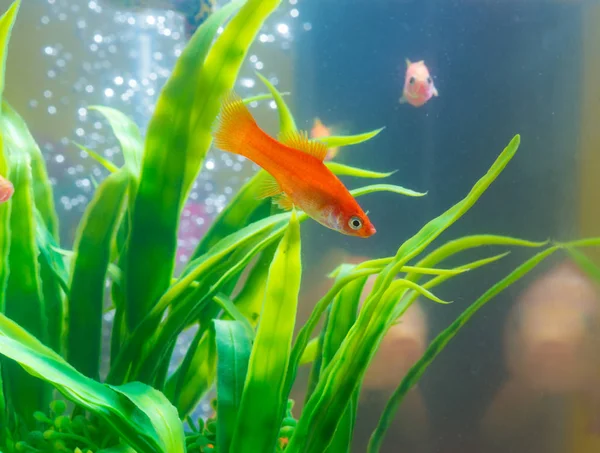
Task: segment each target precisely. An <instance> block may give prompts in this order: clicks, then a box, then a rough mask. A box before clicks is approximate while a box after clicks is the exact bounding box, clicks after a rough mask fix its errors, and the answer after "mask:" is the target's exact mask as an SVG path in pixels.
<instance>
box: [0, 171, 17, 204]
mask: <svg viewBox="0 0 600 453" xmlns="http://www.w3.org/2000/svg"><path fill="white" fill-rule="evenodd" d="M13 193H15V188H14V186H13V185H12V183H11V182H10V181H9V180H8V179H6V178H3V177H2V176H0V203H5V202H7V201H8V200H10V197H12V196H13Z"/></svg>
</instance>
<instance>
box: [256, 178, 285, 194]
mask: <svg viewBox="0 0 600 453" xmlns="http://www.w3.org/2000/svg"><path fill="white" fill-rule="evenodd" d="M281 192H283V190H281V186H280V185H279V183H278V182H277V180H276V179H275V178H274V177H273V176H271V175H270V174H269V173H267V174H265V175H264V176H263V179H262V181H261V182H260V183H259V184H258V193H257V198H258V199H259V200H261V199H263V198H268V197H274V196H275V195H279V194H280V193H281Z"/></svg>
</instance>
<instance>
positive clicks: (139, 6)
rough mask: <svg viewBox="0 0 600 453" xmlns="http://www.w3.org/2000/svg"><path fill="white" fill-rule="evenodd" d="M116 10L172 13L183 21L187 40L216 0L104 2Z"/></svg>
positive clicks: (211, 10) (128, 0)
mask: <svg viewBox="0 0 600 453" xmlns="http://www.w3.org/2000/svg"><path fill="white" fill-rule="evenodd" d="M105 1H107V2H108V3H110V4H111V5H113V6H114V7H116V8H121V9H125V10H130V11H144V10H148V9H155V10H166V11H174V12H176V13H178V14H181V15H182V16H183V18H184V20H185V37H186V39H187V40H189V39H190V38H191V37H192V35H193V34H194V32H195V31H196V30H197V29H198V27H199V26H200V25H202V23H203V22H204V21H205V20H206V19H207V18H208V16H210V15H211V14H212V13H213V12H214V10H215V4H216V0H105Z"/></svg>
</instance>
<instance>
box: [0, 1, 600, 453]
mask: <svg viewBox="0 0 600 453" xmlns="http://www.w3.org/2000/svg"><path fill="white" fill-rule="evenodd" d="M278 5H279V1H277V0H248V1H246V2H242V1H239V0H235V1H233V2H231V3H228V4H227V5H225V6H224V7H222V8H220V9H218V10H217V11H215V12H214V13H213V14H212V15H211V16H210V17H209V18H208V19H207V21H206V22H205V23H204V24H203V25H202V26H200V27H199V28H198V30H197V31H196V32H195V34H194V35H193V37H192V38H191V40H190V41H189V43H188V44H187V46H186V48H185V49H184V50H183V52H182V54H181V56H180V58H179V59H178V61H177V63H176V65H175V68H174V70H173V72H172V75H171V76H170V78H169V79H168V80H167V82H166V84H165V86H164V88H163V89H162V92H161V94H160V97H159V100H158V103H157V106H156V109H155V111H154V114H153V116H152V118H151V121H150V123H149V125H148V130H147V133H146V136H145V137H142V136H141V134H140V132H139V130H138V128H137V126H136V124H135V123H134V122H133V121H132V120H131V119H130V118H128V117H127V116H126V115H123V114H122V113H121V112H119V111H117V110H114V109H111V108H107V107H94V110H95V111H96V112H97V113H98V114H100V115H104V116H105V117H106V118H107V120H108V121H109V123H110V125H111V127H112V129H113V131H114V134H115V136H116V137H117V139H118V140H119V142H120V145H121V148H122V152H123V154H124V157H125V164H124V165H123V166H122V167H117V166H116V165H115V164H114V163H112V162H109V161H107V160H105V159H104V158H102V157H101V156H98V155H95V154H94V153H93V152H92V151H91V150H88V152H89V153H90V155H93V156H95V157H96V158H97V160H99V161H100V162H101V163H102V164H103V165H104V166H105V167H106V168H107V169H108V170H109V171H110V175H109V176H108V177H107V178H106V179H104V180H103V181H100V182H98V183H97V185H96V187H95V193H94V196H93V198H92V200H91V202H90V203H89V205H88V206H87V208H86V210H85V212H84V215H83V217H82V219H81V221H80V224H79V228H78V230H77V234H76V238H75V242H74V246H73V250H64V249H63V248H61V245H60V243H59V237H58V228H59V225H58V219H57V215H56V211H55V208H54V197H53V191H52V186H51V184H50V182H49V178H48V175H47V172H46V167H45V164H44V158H43V155H42V153H41V151H40V149H39V147H38V146H37V144H36V143H35V141H34V139H33V137H32V135H31V133H30V132H29V130H28V128H27V125H26V124H25V122H24V121H23V119H22V118H21V117H20V116H19V114H18V113H17V112H16V111H15V109H14V108H12V107H11V106H10V104H9V103H8V102H7V101H6V99H4V94H5V90H4V73H5V69H6V68H5V66H6V55H7V52H8V49H9V40H10V34H11V30H12V27H13V24H14V22H15V20H16V18H17V13H18V10H19V6H20V0H15V2H14V3H13V4H12V6H11V7H10V8H9V9H8V10H7V11H6V12H4V14H3V15H2V17H1V18H0V52H1V58H0V66H1V67H0V94H1V95H2V96H3V100H2V109H1V122H0V126H1V127H0V130H1V133H2V135H1V137H2V141H1V146H2V147H1V148H0V151H1V152H0V174H1V175H4V176H6V177H7V178H8V179H9V180H10V181H11V182H12V183H13V184H14V195H13V197H12V198H11V199H10V200H9V201H7V202H6V203H2V204H0V294H1V297H0V302H1V303H0V309H1V312H2V313H0V354H1V355H2V357H3V359H2V362H1V379H2V386H1V387H0V450H1V451H2V452H5V453H6V452H15V451H34V452H35V451H43V452H46V451H66V452H90V451H91V452H105V453H108V452H128V451H136V452H139V453H166V452H168V453H177V452H186V451H189V452H210V451H216V452H222V453H227V452H235V453H244V452H248V453H250V452H252V453H256V452H279V451H283V450H285V451H286V452H290V453H300V452H302V453H317V452H319V453H322V452H329V453H334V452H348V451H349V449H350V444H351V441H352V433H353V430H354V423H355V416H356V410H357V402H358V395H359V392H360V388H361V382H362V378H363V376H364V375H365V372H366V370H367V368H368V366H369V363H370V361H371V359H372V358H373V356H374V355H375V353H376V351H377V349H378V347H379V345H380V343H381V341H382V339H383V337H384V335H385V334H386V332H387V330H388V329H389V328H390V327H391V326H392V325H393V324H394V323H396V322H397V321H398V318H400V317H401V316H402V315H403V314H404V313H405V311H406V310H407V309H408V308H409V307H410V305H411V303H413V302H414V301H415V299H416V298H417V297H423V298H427V299H429V300H432V301H434V302H437V303H444V302H445V301H443V300H441V299H440V298H438V297H437V296H436V295H435V294H433V293H432V292H431V290H432V289H433V288H435V287H437V286H438V285H440V284H442V283H444V282H445V281H447V280H448V279H452V278H458V277H460V275H461V274H463V273H465V272H468V271H469V272H470V271H476V269H478V268H480V267H483V266H485V265H487V264H489V263H492V262H495V261H497V260H500V259H502V258H503V257H504V256H505V255H506V254H507V253H508V252H505V253H502V254H499V255H494V256H491V257H488V258H485V259H481V260H478V261H475V262H469V263H464V264H463V265H460V266H457V267H454V268H451V269H443V268H437V267H436V266H437V265H438V264H439V263H440V262H442V261H443V260H445V259H447V258H449V257H452V256H454V255H456V254H458V253H459V252H462V251H464V250H467V249H472V248H476V247H481V246H485V247H487V246H491V245H495V246H503V247H509V246H511V247H529V248H542V247H543V250H542V251H541V252H539V253H537V254H535V255H534V256H533V257H531V258H530V259H528V260H527V261H526V262H524V263H523V264H522V265H520V266H518V267H517V268H516V269H515V270H513V271H512V272H511V273H510V274H509V275H508V276H506V277H505V278H504V279H502V280H501V281H499V282H498V283H497V284H495V285H494V286H493V287H491V288H490V289H489V290H488V291H486V292H485V293H484V294H483V295H482V296H481V297H480V298H478V299H477V300H476V301H474V303H473V304H472V305H471V306H469V307H468V308H467V309H466V310H465V311H464V312H463V314H462V315H460V316H459V317H458V318H457V319H456V320H455V321H454V322H453V323H452V324H451V325H450V326H449V327H448V328H447V329H446V330H444V331H443V332H442V333H440V334H439V335H438V336H437V337H436V338H435V339H434V340H433V341H432V343H431V344H430V346H429V347H428V349H427V350H426V352H425V354H424V355H423V357H421V358H420V359H419V360H418V361H417V362H416V363H415V365H414V366H413V367H412V368H411V369H410V371H409V372H408V373H407V375H406V376H405V377H404V378H403V380H402V382H400V383H399V385H398V388H397V389H396V391H395V392H394V394H393V395H392V397H391V399H390V401H389V402H388V405H387V407H386V408H385V410H384V413H383V414H382V416H381V419H380V421H379V424H378V426H377V428H376V430H375V431H374V433H373V435H372V438H371V442H370V445H369V452H376V451H378V450H379V447H380V445H381V442H382V439H383V437H384V434H385V431H386V429H387V427H388V426H389V423H390V421H391V419H392V417H393V415H394V413H395V411H396V409H397V407H398V406H399V404H400V403H401V402H402V400H403V398H404V396H405V395H406V393H407V392H408V391H409V390H410V388H411V387H412V386H413V385H414V384H415V383H416V382H417V380H418V379H419V378H420V376H421V375H422V374H423V373H424V372H425V370H426V369H427V367H428V365H429V364H430V363H431V362H432V361H433V360H434V359H435V357H436V356H437V355H438V354H439V353H440V352H441V351H442V350H443V349H444V347H445V345H446V344H447V343H448V342H449V341H451V339H452V338H453V337H454V336H455V335H456V334H457V333H458V331H459V330H460V329H461V328H462V326H464V325H465V323H467V322H468V321H469V320H470V318H471V317H472V316H473V315H474V314H475V313H476V312H477V311H478V310H479V309H480V308H481V307H482V306H483V305H484V304H486V303H487V302H488V301H489V300H491V299H492V298H493V297H494V296H495V295H497V294H498V293H499V292H501V291H502V290H504V289H505V288H506V287H508V286H509V285H511V284H512V283H514V282H515V281H517V280H518V279H520V278H521V277H523V276H524V275H526V274H527V273H528V272H529V271H530V270H531V269H533V268H534V267H535V266H536V265H537V264H538V263H540V262H541V261H542V260H544V259H545V258H547V257H548V256H550V255H551V254H553V253H554V252H556V251H557V250H559V249H564V250H567V251H568V252H569V253H570V254H571V255H572V256H573V258H575V259H576V260H577V262H578V263H580V264H581V265H582V266H583V268H584V269H586V270H588V271H590V274H591V275H595V276H596V277H597V276H598V275H599V274H598V270H597V268H596V267H595V266H594V264H593V263H591V262H590V261H589V260H588V259H587V258H586V257H585V255H583V253H582V252H580V251H579V250H578V249H577V248H576V247H583V246H597V245H600V240H599V239H585V240H580V241H577V242H573V243H570V244H556V243H553V244H550V243H549V242H548V241H544V242H531V241H526V240H521V239H516V238H511V237H505V236H497V235H489V234H483V235H472V236H466V237H461V238H459V239H455V240H452V241H449V242H446V243H444V244H443V245H441V246H440V247H438V248H436V249H434V250H433V251H429V252H428V253H425V249H426V248H427V247H428V246H429V245H430V244H431V243H432V242H433V241H434V240H435V239H436V238H438V237H439V236H440V235H441V234H442V233H443V232H444V231H445V230H446V229H447V228H449V227H450V226H451V225H453V224H454V223H455V222H456V221H457V220H458V219H459V218H460V217H461V216H462V215H463V214H465V213H466V212H467V211H468V210H469V209H470V208H471V207H472V206H473V205H474V204H475V203H476V201H477V200H478V199H479V197H480V196H481V195H482V194H483V193H484V192H485V190H486V189H487V188H488V187H489V186H490V184H492V183H493V181H494V180H495V179H496V178H497V177H498V176H499V175H500V173H501V172H502V170H503V169H504V168H505V167H506V165H508V163H509V162H510V160H511V159H512V157H513V156H514V155H515V153H516V152H517V149H518V147H519V144H520V137H519V136H518V135H517V136H515V137H514V138H513V139H512V140H511V141H510V143H509V144H508V145H507V147H506V148H505V149H504V150H503V151H502V152H501V153H500V155H499V156H498V158H497V159H496V161H495V162H494V163H493V164H492V166H491V167H490V169H489V171H488V172H487V173H486V174H485V175H484V176H483V177H482V178H481V179H480V180H479V181H477V182H476V183H475V185H474V186H473V188H472V190H471V191H470V192H469V193H468V194H467V195H466V196H465V198H463V199H462V200H460V201H459V202H458V203H456V204H455V205H454V206H452V207H450V208H449V209H448V210H447V211H445V212H444V213H442V214H441V215H439V216H438V217H436V218H434V219H433V220H431V221H430V222H429V223H427V224H426V225H424V226H423V227H422V229H421V230H419V231H418V232H416V233H415V234H414V235H413V236H412V237H410V238H409V239H408V240H406V241H405V242H404V243H403V244H401V245H400V247H399V248H398V250H397V252H396V254H395V255H393V256H390V257H384V258H379V259H374V260H369V261H365V262H362V263H360V264H357V265H350V264H343V263H342V264H341V265H340V266H339V267H338V268H337V269H335V270H333V272H332V273H331V275H330V277H331V278H332V279H333V285H332V287H331V289H330V290H329V291H328V292H327V294H326V295H325V296H324V297H323V298H322V299H320V300H319V301H317V303H316V305H315V307H314V310H313V312H312V314H311V315H310V317H309V319H308V321H307V322H306V323H305V324H304V325H303V326H302V327H301V328H300V330H299V333H298V334H297V336H296V337H295V338H294V331H295V327H296V310H297V305H298V294H299V290H300V285H301V280H302V263H301V239H300V225H301V223H302V222H303V221H305V220H306V219H307V215H306V214H305V213H303V212H300V211H296V210H294V209H292V210H291V211H281V210H279V209H277V208H276V207H275V206H273V205H272V204H271V202H270V201H269V200H268V199H267V200H261V199H258V198H257V196H256V195H257V193H258V192H259V191H260V188H261V184H262V182H263V181H264V179H265V177H266V176H267V175H266V173H265V172H264V171H262V170H261V171H259V172H258V173H257V174H256V175H255V176H254V177H253V178H252V179H251V180H250V181H248V182H247V183H246V184H245V185H244V186H243V187H242V188H241V190H240V191H239V192H238V193H237V195H236V196H235V197H234V198H233V200H232V201H231V202H230V203H229V204H228V205H227V207H226V208H225V209H224V210H223V211H222V212H221V213H220V214H219V216H218V217H217V218H216V220H215V221H214V223H213V224H212V225H211V227H210V229H209V230H208V232H207V233H206V235H205V236H204V237H203V238H202V239H201V241H200V243H199V245H198V247H197V249H196V251H195V253H194V254H193V256H192V257H191V258H190V260H189V261H188V262H187V265H186V266H185V268H184V269H183V271H182V272H181V273H179V275H175V272H174V269H175V265H174V264H175V255H176V247H177V229H178V219H179V218H180V214H181V210H182V207H183V206H184V204H185V201H186V199H187V196H188V194H189V191H190V188H191V186H192V183H193V181H194V180H195V178H196V177H197V175H198V172H199V171H200V168H201V167H202V162H203V159H204V157H205V155H206V153H207V151H208V150H209V148H210V146H211V143H212V136H211V131H212V125H213V123H214V121H215V118H216V117H217V114H218V112H219V108H220V103H221V99H222V98H223V96H224V95H226V94H227V93H228V92H229V91H230V90H231V89H232V87H233V85H234V83H235V81H236V78H237V76H238V71H239V68H240V66H241V64H242V62H243V60H244V58H245V57H246V54H247V51H248V48H249V47H250V45H251V44H252V42H253V40H254V39H255V37H256V35H257V34H258V32H259V30H260V28H261V25H262V24H263V22H264V21H265V19H266V18H267V17H268V16H269V15H270V14H271V13H272V12H273V11H274V10H275V9H276V8H277V7H278ZM229 19H230V20H229ZM221 26H223V27H224V30H223V32H222V33H221V34H217V30H218V29H219V27H221ZM261 80H262V81H263V82H264V84H265V86H266V88H267V90H268V94H265V95H261V96H258V97H255V98H253V99H246V100H245V101H246V102H250V101H252V100H262V99H273V100H274V101H275V102H276V104H277V111H278V114H279V119H280V129H281V132H282V133H287V132H290V131H294V130H295V129H296V124H295V121H294V118H293V116H292V114H291V112H290V110H289V109H288V107H287V106H286V104H285V102H284V99H283V97H282V96H281V94H280V93H279V92H278V91H277V90H276V89H275V87H274V86H273V85H272V84H271V83H270V82H269V81H268V80H267V79H265V78H263V77H261ZM379 132H380V130H378V131H373V132H367V133H364V134H359V135H354V136H348V137H328V138H322V139H320V140H321V141H322V142H323V143H325V145H326V146H329V147H340V146H350V145H353V144H357V143H360V142H364V141H365V140H369V139H371V138H373V137H375V136H376V135H377V134H378V133H379ZM326 165H327V166H328V167H329V169H330V170H331V171H332V172H334V173H335V174H338V175H351V176H356V177H361V178H372V179H376V178H384V177H386V176H389V174H390V173H379V172H373V171H367V170H363V169H359V168H354V167H350V166H347V165H342V164H340V163H337V162H327V163H326ZM378 191H391V192H395V193H397V194H402V195H406V196H414V197H420V196H424V195H425V194H424V193H419V192H415V191H412V190H409V189H405V188H402V187H399V186H394V185H390V184H374V185H369V186H365V187H362V188H359V189H355V190H352V191H351V193H352V194H353V195H354V196H356V197H358V196H362V195H366V194H370V193H374V192H378ZM245 270H248V271H249V272H247V273H244V276H243V277H242V273H243V272H244V271H245ZM370 275H376V276H377V277H376V280H375V284H374V286H373V288H372V290H371V291H370V292H369V293H368V295H367V297H366V300H365V301H364V303H363V305H362V307H361V308H360V310H359V308H358V307H359V299H360V296H361V293H362V291H363V286H364V284H365V281H366V279H367V277H368V276H370ZM236 286H239V287H240V288H241V289H240V290H239V292H237V293H236V292H235V291H234V290H235V288H236ZM107 297H108V299H109V300H110V303H111V305H110V307H109V309H110V310H113V311H114V324H113V327H112V332H111V345H110V351H103V350H102V342H101V330H102V319H103V318H102V316H103V312H104V301H105V298H107ZM322 317H325V318H326V322H325V324H324V326H323V327H322V328H321V330H320V331H316V327H317V325H318V323H319V320H320V319H321V318H322ZM192 327H195V328H197V332H196V334H195V337H194V339H193V341H192V344H191V345H190V346H189V348H188V350H187V353H186V355H185V357H184V359H183V361H182V362H181V364H179V366H178V367H177V369H176V370H175V372H173V373H170V372H169V363H170V361H171V357H172V354H173V350H174V347H175V342H176V339H177V337H178V336H179V335H180V334H181V333H182V332H183V331H185V330H187V329H189V328H192ZM103 354H110V370H109V372H108V375H107V376H101V373H100V358H101V356H102V355H103ZM301 366H310V367H312V370H311V377H310V383H309V386H308V391H307V395H306V401H305V405H304V408H303V410H302V413H301V414H298V415H297V416H294V414H293V412H292V409H293V402H292V401H290V399H289V395H290V390H291V388H292V385H293V384H294V382H295V379H296V374H297V371H298V369H299V367H301ZM213 386H216V399H215V400H214V401H213V409H214V410H213V415H212V417H211V418H209V419H207V420H203V419H197V420H191V419H190V418H189V414H190V413H191V412H192V410H193V409H194V407H195V406H196V405H197V403H198V402H199V401H200V400H201V399H202V398H203V397H204V396H205V395H206V394H207V392H208V391H209V390H210V389H211V388H212V387H213ZM53 390H56V391H57V392H58V393H55V392H54V391H53ZM48 408H50V409H48ZM185 421H187V425H188V427H187V428H186V427H185V425H184V422H185Z"/></svg>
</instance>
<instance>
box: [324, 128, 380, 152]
mask: <svg viewBox="0 0 600 453" xmlns="http://www.w3.org/2000/svg"><path fill="white" fill-rule="evenodd" d="M384 129H385V127H382V128H379V129H375V130H374V131H370V132H365V133H362V134H356V135H347V136H333V135H331V136H329V137H319V138H316V139H315V140H317V141H320V142H322V143H324V144H325V145H326V146H327V147H328V148H338V147H341V146H349V145H357V144H358V143H362V142H366V141H367V140H370V139H372V138H373V137H375V136H376V135H377V134H379V133H380V132H381V131H382V130H384Z"/></svg>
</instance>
